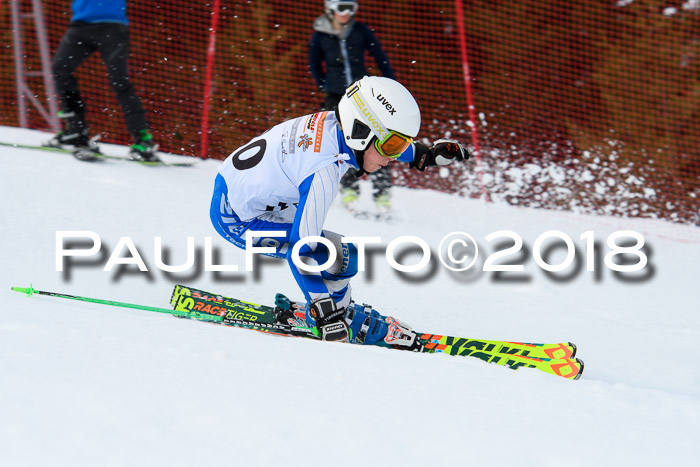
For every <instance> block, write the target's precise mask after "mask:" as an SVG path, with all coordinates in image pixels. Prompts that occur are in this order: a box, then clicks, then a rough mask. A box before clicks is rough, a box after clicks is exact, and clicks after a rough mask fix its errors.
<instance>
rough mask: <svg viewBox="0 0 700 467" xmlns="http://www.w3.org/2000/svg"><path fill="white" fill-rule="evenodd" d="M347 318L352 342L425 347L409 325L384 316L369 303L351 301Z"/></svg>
mask: <svg viewBox="0 0 700 467" xmlns="http://www.w3.org/2000/svg"><path fill="white" fill-rule="evenodd" d="M345 320H346V321H348V322H349V327H350V332H351V335H352V339H351V340H350V342H353V343H357V344H364V345H378V346H382V347H393V348H396V349H401V350H410V351H420V350H421V349H422V347H423V344H421V342H420V340H419V339H418V335H417V334H416V333H415V332H414V331H413V329H411V327H410V326H409V325H407V324H405V323H403V322H401V321H399V320H397V319H396V318H393V317H391V316H383V315H381V314H379V312H378V311H376V310H373V309H372V307H371V306H369V305H366V304H363V305H359V304H357V303H353V302H351V303H350V306H348V312H347V315H346V317H345Z"/></svg>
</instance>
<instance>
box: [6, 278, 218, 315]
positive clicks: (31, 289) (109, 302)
mask: <svg viewBox="0 0 700 467" xmlns="http://www.w3.org/2000/svg"><path fill="white" fill-rule="evenodd" d="M12 290H14V291H15V292H19V293H23V294H27V296H32V295H46V296H49V297H57V298H66V299H68V300H78V301H81V302H89V303H97V304H100V305H111V306H120V307H123V308H133V309H136V310H145V311H153V312H156V313H166V314H169V315H174V316H182V317H184V318H192V317H194V318H196V319H199V320H202V321H216V322H219V321H222V319H223V318H221V316H212V315H206V317H205V316H202V315H200V313H197V312H194V313H192V312H188V311H179V310H170V309H168V308H158V307H154V306H145V305H137V304H134V303H124V302H116V301H114V300H102V299H99V298H90V297H81V296H79V295H68V294H62V293H56V292H46V291H43V290H35V289H34V287H33V286H31V285H30V286H29V287H12Z"/></svg>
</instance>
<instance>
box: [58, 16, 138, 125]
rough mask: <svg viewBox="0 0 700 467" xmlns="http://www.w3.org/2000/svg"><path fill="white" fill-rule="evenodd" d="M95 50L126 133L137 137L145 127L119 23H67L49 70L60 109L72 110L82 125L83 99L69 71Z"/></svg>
mask: <svg viewBox="0 0 700 467" xmlns="http://www.w3.org/2000/svg"><path fill="white" fill-rule="evenodd" d="M95 51H99V52H100V56H101V57H102V62H103V63H104V64H105V66H106V68H107V77H108V78H109V83H110V84H111V85H112V89H113V90H114V93H115V94H116V96H117V100H118V101H119V104H120V105H121V108H122V111H123V113H124V119H125V120H126V127H127V129H128V130H129V133H131V135H132V136H133V137H134V139H136V138H137V136H138V134H139V131H140V130H143V129H147V128H148V124H147V123H146V118H145V115H144V111H143V106H142V105H141V99H140V98H139V97H138V96H137V95H136V92H135V91H134V86H133V85H132V84H131V81H130V80H129V75H128V59H129V28H128V27H127V26H126V25H124V24H121V23H92V24H89V23H81V22H75V23H71V24H70V25H69V26H68V29H67V30H66V33H65V34H64V35H63V38H62V39H61V43H60V44H59V45H58V49H56V54H55V55H54V57H53V63H52V65H51V69H52V72H53V78H54V81H55V84H56V92H57V93H58V95H59V97H60V99H61V107H62V109H63V111H64V112H75V113H76V116H77V118H78V120H79V121H80V123H79V125H81V126H82V127H85V126H86V124H85V108H86V105H85V102H84V101H83V98H82V97H81V95H80V91H79V89H78V81H77V79H76V78H75V75H74V74H73V73H74V72H75V70H76V68H78V66H80V64H81V63H83V62H84V61H85V59H87V58H88V57H89V56H90V55H92V53H93V52H95Z"/></svg>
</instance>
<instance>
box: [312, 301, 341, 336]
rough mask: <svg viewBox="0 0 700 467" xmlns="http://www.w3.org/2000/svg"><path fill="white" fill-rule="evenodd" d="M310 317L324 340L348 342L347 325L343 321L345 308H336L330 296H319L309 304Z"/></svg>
mask: <svg viewBox="0 0 700 467" xmlns="http://www.w3.org/2000/svg"><path fill="white" fill-rule="evenodd" d="M309 312H310V314H311V317H312V318H313V319H315V320H316V328H317V329H318V330H319V332H320V333H321V339H323V340H324V341H340V342H350V333H349V331H348V325H347V324H346V323H345V319H344V318H345V308H338V307H337V305H336V304H335V301H333V299H332V298H330V297H329V298H321V299H319V300H314V301H313V302H311V303H310V304H309Z"/></svg>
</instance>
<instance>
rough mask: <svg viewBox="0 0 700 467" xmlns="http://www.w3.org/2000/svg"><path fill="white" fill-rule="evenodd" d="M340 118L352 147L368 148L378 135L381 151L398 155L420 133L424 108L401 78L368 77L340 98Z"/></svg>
mask: <svg viewBox="0 0 700 467" xmlns="http://www.w3.org/2000/svg"><path fill="white" fill-rule="evenodd" d="M338 120H339V121H340V125H341V127H342V129H343V135H344V138H345V144H347V145H348V146H349V147H350V148H351V149H354V150H356V151H365V150H366V149H367V148H368V147H369V145H370V143H372V142H373V141H374V137H376V138H377V141H378V144H379V145H380V146H378V149H380V153H384V152H386V153H387V154H384V155H386V156H389V157H394V156H398V155H400V153H401V152H403V151H404V150H405V149H406V148H407V147H408V145H409V144H410V143H411V138H415V137H416V136H417V135H418V130H419V129H420V109H419V108H418V103H417V102H416V100H415V99H414V98H413V96H412V95H411V93H410V92H409V91H408V89H406V88H405V87H404V86H403V85H402V84H401V83H399V82H398V81H394V80H393V79H390V78H384V77H381V76H365V77H364V78H362V79H360V80H358V81H355V82H354V83H353V84H351V85H350V87H348V88H347V90H346V91H345V95H344V96H343V97H342V98H341V99H340V102H339V103H338ZM381 149H387V150H386V151H382V150H381ZM397 151H399V152H397ZM391 153H393V154H391ZM358 162H361V161H358ZM360 168H362V165H361V164H360Z"/></svg>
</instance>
